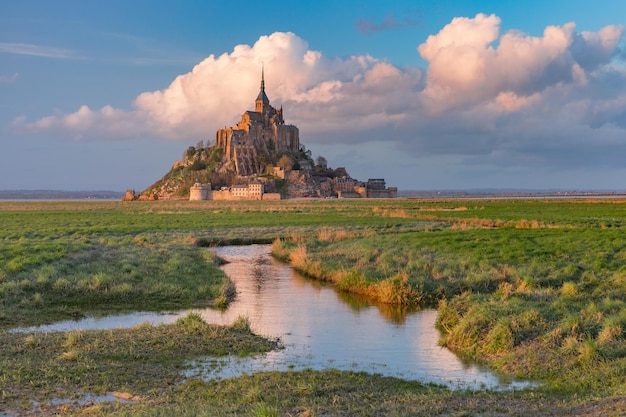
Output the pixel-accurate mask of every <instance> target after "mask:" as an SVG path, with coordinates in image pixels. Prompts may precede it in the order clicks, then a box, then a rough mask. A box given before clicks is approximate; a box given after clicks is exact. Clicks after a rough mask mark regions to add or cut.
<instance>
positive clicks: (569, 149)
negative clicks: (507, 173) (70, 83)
mask: <svg viewBox="0 0 626 417" xmlns="http://www.w3.org/2000/svg"><path fill="white" fill-rule="evenodd" d="M623 31H624V29H623V28H622V27H621V26H607V27H605V28H603V29H601V30H599V31H598V32H577V31H576V26H575V24H574V23H567V24H565V25H563V26H550V27H547V28H546V29H545V30H544V33H543V35H542V36H530V35H527V34H525V33H523V32H521V31H508V32H506V33H503V34H502V33H500V18H498V17H497V16H495V15H490V16H487V15H483V14H479V15H477V16H475V17H474V18H455V19H453V20H452V21H451V22H450V23H449V24H448V25H446V26H445V27H444V28H442V29H441V30H440V31H439V33H437V34H433V35H431V36H429V37H428V39H427V40H426V41H425V42H424V43H422V44H421V45H419V46H418V48H417V50H418V51H419V53H420V54H421V55H422V57H423V58H424V59H425V60H426V61H427V62H428V67H427V69H426V71H425V72H423V71H422V70H420V69H418V68H412V67H408V68H402V69H401V68H398V67H395V66H394V65H392V64H391V63H389V62H385V61H381V60H379V59H376V58H375V57H372V56H367V55H360V56H351V57H346V58H332V57H327V56H325V55H324V54H323V53H322V52H321V51H315V50H310V49H309V46H308V44H307V43H306V41H305V40H303V39H301V38H299V37H298V36H296V35H295V34H293V33H281V32H277V33H273V34H271V35H269V36H262V37H260V38H259V39H258V40H257V42H256V43H255V44H254V45H252V46H249V45H238V46H236V47H235V48H234V49H233V50H232V51H231V52H229V53H224V54H222V55H219V56H215V55H210V56H209V57H208V58H206V59H204V60H203V61H202V62H200V63H198V64H197V65H196V66H195V67H194V68H193V69H192V71H190V72H188V73H186V74H182V75H180V76H178V77H176V79H175V80H174V81H173V82H172V83H171V84H170V85H169V86H168V87H167V88H164V89H163V90H158V91H152V92H145V93H142V94H140V95H139V96H138V97H137V98H136V99H135V101H134V103H133V108H132V110H122V109H114V108H111V107H110V106H105V107H104V108H102V109H100V110H92V109H90V108H89V107H87V106H83V107H81V108H80V109H79V110H78V111H76V112H75V113H72V114H69V115H62V114H60V115H53V116H49V117H46V118H43V119H40V120H38V121H35V122H29V121H28V120H27V119H26V118H25V117H21V118H18V119H16V120H15V121H14V123H13V125H12V127H13V129H15V130H21V131H24V132H30V133H37V132H51V131H53V132H60V133H63V134H68V135H70V136H72V137H74V138H75V139H89V138H92V139H95V138H101V139H109V138H117V139H123V138H133V137H151V136H152V137H160V138H171V139H180V140H185V141H186V142H188V143H195V142H196V141H197V140H198V139H206V138H209V139H212V138H213V137H214V134H215V130H216V129H218V128H220V127H224V126H226V125H232V124H233V123H235V122H236V121H237V120H238V118H239V116H240V115H241V113H242V112H243V111H245V110H247V109H251V108H252V107H253V104H254V99H255V97H256V94H257V92H258V88H259V81H260V69H261V63H264V66H265V75H266V91H267V94H268V96H269V98H270V100H271V102H272V104H273V105H275V106H280V105H281V104H282V105H284V110H285V115H286V119H287V122H290V123H294V124H297V125H298V126H299V127H300V131H301V137H302V140H303V142H304V143H305V144H306V145H307V147H308V148H311V149H314V148H315V144H316V143H318V144H320V143H332V142H333V141H338V140H340V141H342V143H344V144H347V145H349V144H350V143H355V144H356V143H363V142H366V141H381V140H383V141H384V142H385V143H387V144H388V146H390V147H393V148H394V149H398V150H401V151H402V152H405V153H407V154H410V155H416V157H424V156H427V155H439V156H441V155H453V156H455V158H458V157H461V158H462V157H465V158H467V159H466V161H467V163H468V164H475V163H477V161H479V160H480V161H483V162H484V163H486V164H508V165H515V164H521V165H524V164H535V163H536V164H542V163H555V164H563V165H567V163H568V161H569V162H572V163H579V162H580V160H584V159H585V156H586V157H587V158H588V160H589V161H590V162H589V163H598V164H599V163H600V162H601V161H602V157H603V155H605V154H606V153H607V152H610V153H611V156H610V158H609V159H610V160H611V161H612V163H615V164H618V165H619V164H624V163H622V162H621V161H620V160H619V159H618V158H617V157H614V155H618V154H623V152H624V151H626V135H624V133H626V132H624V129H626V99H624V97H626V71H625V69H624V67H623V66H622V64H620V63H619V61H617V60H614V59H613V58H614V57H616V56H617V55H618V54H619V53H620V50H619V44H620V42H621V39H622V34H623ZM581 155H583V156H581ZM373 158H375V156H374V157H373ZM581 158H582V159H581Z"/></svg>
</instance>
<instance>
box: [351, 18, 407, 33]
mask: <svg viewBox="0 0 626 417" xmlns="http://www.w3.org/2000/svg"><path fill="white" fill-rule="evenodd" d="M416 25H417V23H416V22H415V21H413V20H411V19H404V20H402V21H399V20H396V18H395V17H394V15H392V14H388V15H387V16H385V18H384V19H383V20H382V22H380V23H376V22H375V21H374V20H371V19H363V18H361V19H357V20H356V22H354V26H355V27H356V30H358V31H359V32H361V33H374V32H382V31H384V30H389V29H399V28H402V27H407V26H416Z"/></svg>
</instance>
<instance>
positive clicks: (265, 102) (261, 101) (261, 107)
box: [254, 66, 270, 113]
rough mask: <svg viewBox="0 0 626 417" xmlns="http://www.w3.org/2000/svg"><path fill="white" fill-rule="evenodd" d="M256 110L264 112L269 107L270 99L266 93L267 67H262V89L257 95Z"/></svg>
mask: <svg viewBox="0 0 626 417" xmlns="http://www.w3.org/2000/svg"><path fill="white" fill-rule="evenodd" d="M254 104H255V111H257V112H260V113H263V112H264V111H265V109H266V108H267V107H269V104H270V99H269V98H267V95H266V94H265V68H264V66H262V67H261V91H259V95H258V96H257V98H256V100H255V102H254Z"/></svg>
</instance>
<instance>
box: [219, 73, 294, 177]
mask: <svg viewBox="0 0 626 417" xmlns="http://www.w3.org/2000/svg"><path fill="white" fill-rule="evenodd" d="M254 104H255V106H254V111H246V112H245V113H244V114H243V115H242V116H241V121H240V122H239V123H237V124H236V125H235V126H233V127H230V128H224V129H220V130H218V131H217V133H216V137H215V144H216V145H217V146H218V147H220V148H222V149H223V150H224V158H225V159H226V161H233V162H234V164H235V169H236V172H237V175H240V176H250V175H253V174H255V173H257V172H259V171H260V170H261V169H262V166H263V165H264V164H265V163H266V161H265V160H264V155H269V154H278V153H281V152H285V151H286V152H293V153H295V152H298V151H299V149H300V133H299V131H298V128H297V127H296V126H294V125H288V124H285V119H284V114H283V109H282V106H281V108H280V109H275V108H274V107H272V106H271V105H270V100H269V99H268V98H267V94H265V74H264V70H261V89H260V91H259V95H258V96H257V98H256V100H255V102H254Z"/></svg>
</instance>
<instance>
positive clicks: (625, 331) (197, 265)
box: [0, 200, 626, 415]
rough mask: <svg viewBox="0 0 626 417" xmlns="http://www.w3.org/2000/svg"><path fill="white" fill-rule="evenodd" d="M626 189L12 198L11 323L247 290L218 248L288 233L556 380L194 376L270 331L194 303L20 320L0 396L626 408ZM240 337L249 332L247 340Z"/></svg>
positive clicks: (206, 410) (6, 340)
mask: <svg viewBox="0 0 626 417" xmlns="http://www.w3.org/2000/svg"><path fill="white" fill-rule="evenodd" d="M624 203H626V201H624V200H571V201H566V200H541V201H539V200H534V201H533V200H519V201H515V200H492V201H490V200H475V201H472V200H464V201H426V200H355V201H348V200H336V201H329V200H324V201H281V202H272V203H268V202H211V201H207V202H133V203H121V202H52V203H51V202H46V203H39V202H37V203H0V214H1V215H2V226H3V227H2V228H1V229H0V329H1V330H6V329H9V328H11V327H15V326H29V325H36V324H42V323H47V322H50V321H54V320H59V319H67V318H75V317H81V316H84V315H87V314H89V315H99V314H110V313H112V312H121V311H135V310H146V309H149V310H166V309H177V308H185V307H190V306H198V305H219V306H221V307H224V306H226V305H227V304H228V302H229V301H230V300H231V299H232V296H233V294H234V291H235V289H234V288H232V286H230V285H229V282H228V279H227V278H226V277H225V276H224V274H223V273H222V272H221V271H220V270H219V269H218V267H217V261H218V260H216V259H215V258H214V257H212V256H211V254H210V253H209V252H208V251H206V250H205V249H204V247H206V246H214V245H223V244H237V243H243V244H245V243H271V242H274V243H273V245H272V251H273V253H274V255H275V256H276V257H278V258H280V259H282V260H286V261H288V262H290V263H291V264H292V265H293V266H294V267H296V268H297V269H300V270H301V271H302V272H304V273H305V274H307V275H309V276H310V277H314V278H317V279H320V280H325V281H331V282H334V283H335V285H336V287H337V288H338V289H339V290H342V291H352V292H359V293H362V294H365V295H367V296H368V297H371V298H372V299H373V300H377V301H378V302H385V303H396V304H407V305H416V306H427V305H430V306H436V307H438V309H439V317H438V320H437V325H438V327H439V328H440V330H441V331H442V338H441V341H440V342H441V343H442V344H443V345H444V346H448V347H450V348H452V349H454V350H455V351H457V352H458V353H459V354H461V355H464V356H468V357H470V358H472V359H474V360H478V361H480V362H483V363H485V364H487V365H489V366H491V367H492V368H495V369H497V370H499V371H501V372H503V373H506V374H509V375H517V376H521V377H524V378H533V379H538V380H540V381H542V382H543V386H542V388H540V389H538V390H536V391H534V392H533V393H532V394H526V393H515V394H496V393H483V394H465V393H450V392H448V391H446V390H441V389H439V388H433V387H424V386H421V385H419V384H417V383H415V384H413V383H405V382H402V381H396V380H393V381H392V382H391V384H390V385H389V386H390V387H391V388H388V386H387V384H388V383H389V382H390V381H391V380H383V379H381V378H379V377H375V376H366V375H352V374H347V373H334V372H325V373H314V372H303V373H298V374H296V373H287V374H274V373H271V374H265V375H252V376H249V377H242V378H238V379H236V380H229V381H221V382H219V383H205V382H201V381H186V382H182V381H181V380H180V379H179V376H178V375H179V370H180V369H181V367H183V366H184V359H185V358H189V359H191V358H194V357H196V356H198V355H204V354H208V353H210V354H221V355H223V354H234V355H238V354H247V353H249V352H254V351H262V350H264V349H269V348H271V347H272V346H273V345H271V341H264V342H260V341H262V340H263V339H259V338H256V337H254V336H252V335H249V333H248V332H249V323H247V324H246V323H245V320H243V319H242V320H241V323H239V324H238V325H237V326H235V328H233V329H229V330H225V329H221V328H216V327H213V326H208V325H206V323H202V322H201V321H200V320H198V318H197V317H187V318H185V319H184V320H183V321H182V322H180V323H177V324H175V325H172V326H171V327H163V328H161V327H157V328H152V327H151V326H141V327H138V328H135V329H129V330H119V331H118V330H116V331H102V332H86V333H81V334H72V333H70V334H26V335H24V334H17V333H9V332H6V331H3V332H2V333H0V337H1V338H2V343H1V344H0V353H1V357H0V360H1V361H2V363H1V364H0V382H1V383H2V384H3V387H4V388H3V389H2V398H1V399H0V400H1V401H2V404H3V405H4V404H7V402H12V403H20V402H22V403H24V402H28V399H29V398H45V397H46V396H47V397H48V398H50V397H55V396H58V395H59V394H61V393H62V394H63V395H67V391H66V390H74V391H76V392H84V393H86V392H108V391H113V390H120V391H133V392H134V393H138V394H140V396H141V397H142V398H151V399H152V400H151V401H155V402H153V403H149V404H148V403H145V404H143V403H139V404H136V405H129V406H122V407H117V406H115V407H113V406H111V407H109V406H98V407H94V408H93V409H91V410H90V411H89V412H88V413H87V414H88V415H89V414H91V415H109V414H110V415H154V411H155V408H154V407H155V404H157V405H158V407H159V410H161V411H162V414H161V415H253V413H255V412H256V411H255V410H256V407H261V406H260V405H259V404H266V405H268V406H267V408H268V409H267V410H266V411H267V412H274V411H277V412H278V413H279V414H280V415H298V414H300V413H305V412H306V413H309V414H308V415H359V414H361V415H366V414H368V413H370V414H371V411H372V410H373V409H375V408H373V407H380V406H381V405H385V407H388V409H386V411H388V412H389V413H388V415H392V414H394V413H395V414H398V415H410V414H420V413H421V414H424V415H427V414H443V415H445V414H446V413H447V414H454V413H456V414H459V413H461V412H462V410H467V409H468V408H467V407H470V406H471V407H472V409H476V410H479V411H477V414H480V413H481V412H480V410H483V411H484V413H483V414H488V413H489V412H492V411H493V410H495V409H498V410H501V412H500V411H498V412H500V414H503V415H506V414H507V413H508V414H516V413H517V414H518V415H526V414H529V415H530V414H534V415H538V414H541V411H542V410H541V409H538V408H537V407H538V406H537V404H538V403H543V404H548V405H549V407H550V410H551V412H553V413H554V414H555V415H571V414H576V413H578V414H580V415H583V414H586V415H593V413H596V415H602V414H603V413H604V414H607V415H611V412H613V414H615V415H619V413H618V412H619V410H623V409H624V407H625V406H626V404H625V403H624V401H623V398H624V395H626V392H625V391H624V388H623V387H624V385H623V381H624V369H626V315H625V313H624V311H626V301H624V300H626V272H625V271H626V239H624V232H625V230H624V228H625V227H626V223H625V218H626V210H624V208H625V207H626V205H625V204H624ZM239 338H243V340H247V341H248V342H246V343H249V342H250V343H252V344H243V345H239V344H236V343H233V340H235V339H236V340H239ZM250 338H252V339H253V340H254V342H251V340H252V339H250ZM257 342H258V343H262V344H263V343H269V344H267V345H265V344H264V345H263V347H259V346H258V345H256V344H255V343H257ZM18 352H19V354H18ZM125 369H128V372H127V371H126V370H125ZM42 378H43V379H42ZM29 381H40V382H39V383H38V384H35V385H33V384H31V383H30V382H29ZM303 384H304V385H306V387H307V389H306V390H304V391H303V390H302V388H301V387H302V386H303ZM242 392H244V393H249V394H250V396H249V397H246V396H245V395H244V396H242V395H240V393H242ZM209 393H210V394H209ZM332 393H336V394H332ZM363 394H365V395H363ZM157 398H160V400H156V399H157ZM303 398H304V399H303ZM356 398H360V399H363V401H356V400H355V399H356ZM537 398H540V401H539V402H537V401H536V399H537ZM454 404H456V408H455V406H453V405H454ZM518 406H519V407H521V408H520V409H516V407H518ZM481 407H482V408H481ZM494 407H495V408H494ZM26 408H28V407H26ZM376 409H379V408H376ZM520 410H521V411H520ZM594 410H600V411H598V412H596V411H594ZM615 410H617V411H615ZM261 411H262V410H261ZM261 411H259V412H261ZM544 411H545V410H544ZM69 413H70V412H68V414H69ZM81 415H83V414H81Z"/></svg>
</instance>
